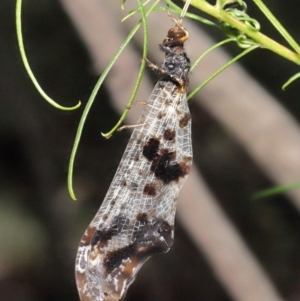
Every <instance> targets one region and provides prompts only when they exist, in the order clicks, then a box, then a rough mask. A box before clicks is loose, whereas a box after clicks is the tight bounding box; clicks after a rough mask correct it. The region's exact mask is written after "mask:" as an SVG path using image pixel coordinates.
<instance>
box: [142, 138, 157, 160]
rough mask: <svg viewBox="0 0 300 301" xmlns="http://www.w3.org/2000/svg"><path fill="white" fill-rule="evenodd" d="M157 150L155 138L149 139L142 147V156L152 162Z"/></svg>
mask: <svg viewBox="0 0 300 301" xmlns="http://www.w3.org/2000/svg"><path fill="white" fill-rule="evenodd" d="M158 149H159V140H158V139H157V138H150V139H149V140H148V141H147V143H146V144H145V145H144V147H143V155H144V156H145V157H146V158H147V159H148V160H149V161H152V160H153V159H154V158H155V156H156V154H157V152H158Z"/></svg>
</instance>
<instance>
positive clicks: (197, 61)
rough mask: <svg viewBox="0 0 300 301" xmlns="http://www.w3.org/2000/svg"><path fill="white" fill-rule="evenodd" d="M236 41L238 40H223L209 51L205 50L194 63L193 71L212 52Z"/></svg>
mask: <svg viewBox="0 0 300 301" xmlns="http://www.w3.org/2000/svg"><path fill="white" fill-rule="evenodd" d="M235 41H236V38H229V39H226V40H223V41H221V42H219V43H217V44H215V45H213V46H212V47H210V48H209V49H207V50H205V51H204V52H203V53H202V54H201V55H200V56H199V57H198V58H197V59H196V60H195V61H194V63H193V64H192V66H191V71H193V70H194V68H195V67H196V66H197V65H198V63H199V62H200V61H201V60H202V59H203V58H204V57H205V56H206V55H207V54H208V53H209V52H211V51H212V50H214V49H216V48H218V47H221V46H223V45H225V44H227V43H230V42H235Z"/></svg>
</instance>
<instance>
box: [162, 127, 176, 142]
mask: <svg viewBox="0 0 300 301" xmlns="http://www.w3.org/2000/svg"><path fill="white" fill-rule="evenodd" d="M163 137H164V139H165V140H167V141H174V139H175V137H176V132H175V131H173V130H171V129H166V130H165V132H164V135H163Z"/></svg>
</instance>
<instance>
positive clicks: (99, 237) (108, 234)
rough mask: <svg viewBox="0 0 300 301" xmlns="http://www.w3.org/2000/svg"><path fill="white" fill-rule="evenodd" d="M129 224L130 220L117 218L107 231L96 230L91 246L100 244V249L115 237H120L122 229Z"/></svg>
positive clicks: (121, 217) (122, 217)
mask: <svg viewBox="0 0 300 301" xmlns="http://www.w3.org/2000/svg"><path fill="white" fill-rule="evenodd" d="M106 219H107V217H106ZM128 224H129V220H128V218H126V217H124V216H116V217H115V218H114V219H113V221H112V223H111V225H110V226H109V227H108V228H107V229H104V230H96V231H95V232H94V235H93V237H92V239H91V246H92V247H93V246H95V245H96V244H99V246H100V247H103V246H105V245H106V244H107V242H108V241H109V240H110V239H111V238H112V237H113V236H116V235H118V234H119V233H120V232H121V231H122V229H123V228H124V227H126V225H128Z"/></svg>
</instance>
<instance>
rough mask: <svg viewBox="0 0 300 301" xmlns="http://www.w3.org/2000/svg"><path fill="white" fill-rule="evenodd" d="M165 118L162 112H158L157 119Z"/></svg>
mask: <svg viewBox="0 0 300 301" xmlns="http://www.w3.org/2000/svg"><path fill="white" fill-rule="evenodd" d="M163 117H164V114H163V113H162V112H158V114H157V119H159V120H160V119H162V118H163Z"/></svg>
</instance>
